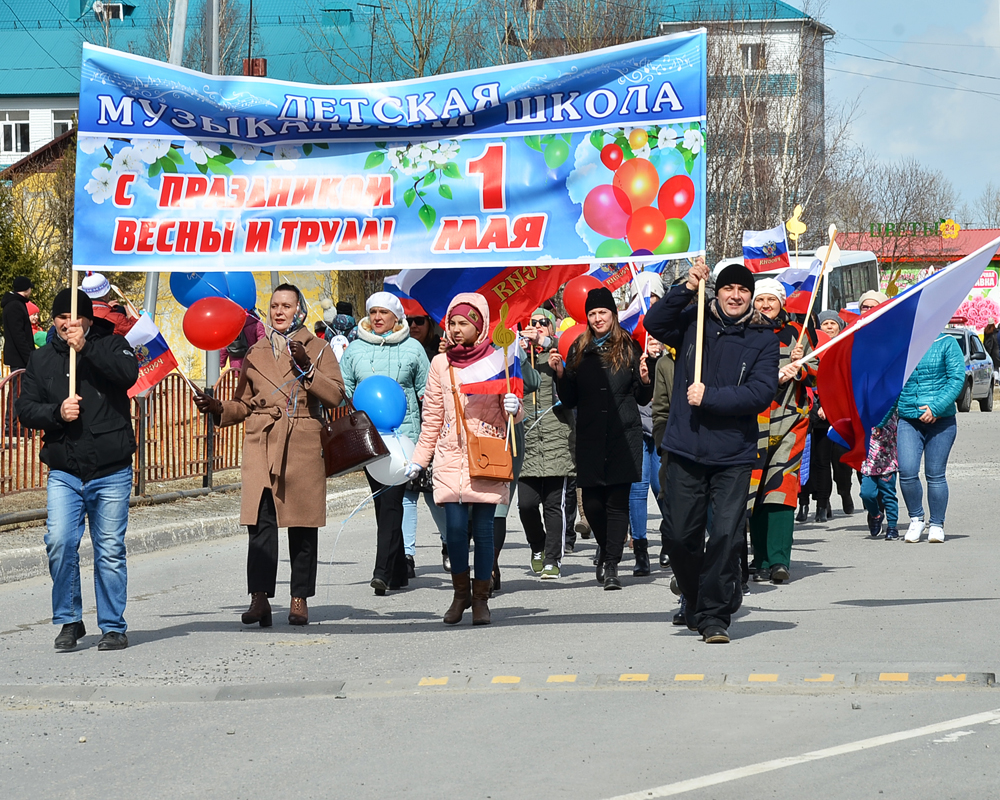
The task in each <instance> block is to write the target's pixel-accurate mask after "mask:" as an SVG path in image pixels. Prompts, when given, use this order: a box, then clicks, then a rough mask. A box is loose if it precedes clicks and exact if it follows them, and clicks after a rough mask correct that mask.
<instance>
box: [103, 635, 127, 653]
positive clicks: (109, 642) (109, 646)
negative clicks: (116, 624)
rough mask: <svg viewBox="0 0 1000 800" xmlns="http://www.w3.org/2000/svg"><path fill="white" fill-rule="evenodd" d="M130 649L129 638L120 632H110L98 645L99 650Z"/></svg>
mask: <svg viewBox="0 0 1000 800" xmlns="http://www.w3.org/2000/svg"><path fill="white" fill-rule="evenodd" d="M126 647H128V637H127V636H126V635H125V634H124V633H119V632H118V631H108V632H107V633H106V634H104V635H103V636H102V637H101V641H99V642H98V643H97V649H98V650H124V649H125V648H126Z"/></svg>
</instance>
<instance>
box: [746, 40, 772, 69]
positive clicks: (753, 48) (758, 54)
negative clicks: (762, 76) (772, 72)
mask: <svg viewBox="0 0 1000 800" xmlns="http://www.w3.org/2000/svg"><path fill="white" fill-rule="evenodd" d="M740 60H741V61H742V62H743V69H745V70H746V71H747V72H762V71H763V70H766V69H767V58H766V56H765V54H764V43H763V42H757V43H756V44H741V45H740Z"/></svg>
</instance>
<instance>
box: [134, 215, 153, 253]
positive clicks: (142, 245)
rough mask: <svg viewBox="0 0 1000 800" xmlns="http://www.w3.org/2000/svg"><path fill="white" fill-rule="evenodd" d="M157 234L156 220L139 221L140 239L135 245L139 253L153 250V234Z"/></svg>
mask: <svg viewBox="0 0 1000 800" xmlns="http://www.w3.org/2000/svg"><path fill="white" fill-rule="evenodd" d="M155 234H156V220H154V219H144V220H143V221H142V222H140V223H139V241H138V243H137V244H136V246H135V250H136V252H137V253H152V252H153V236H154V235H155Z"/></svg>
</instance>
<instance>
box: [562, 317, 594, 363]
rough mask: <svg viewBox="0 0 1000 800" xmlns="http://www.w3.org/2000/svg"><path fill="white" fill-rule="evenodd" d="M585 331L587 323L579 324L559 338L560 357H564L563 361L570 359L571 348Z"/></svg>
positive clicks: (568, 329)
mask: <svg viewBox="0 0 1000 800" xmlns="http://www.w3.org/2000/svg"><path fill="white" fill-rule="evenodd" d="M585 330H587V324H586V323H585V322H578V323H577V324H576V325H574V326H573V327H572V328H567V329H566V330H564V331H563V332H562V335H561V336H560V337H559V355H561V356H562V360H563V361H565V360H566V359H567V358H569V349H570V347H572V346H573V342H575V341H576V339H577V337H578V336H579V335H580V334H581V333H583V332H584V331H585Z"/></svg>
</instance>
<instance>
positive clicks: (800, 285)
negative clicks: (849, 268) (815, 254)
mask: <svg viewBox="0 0 1000 800" xmlns="http://www.w3.org/2000/svg"><path fill="white" fill-rule="evenodd" d="M822 271H823V260H822V259H819V258H814V259H813V261H812V263H811V264H810V265H809V267H808V268H807V269H803V268H789V269H786V270H785V271H784V272H782V273H781V274H780V275H779V276H778V280H779V281H780V282H781V285H782V286H784V287H785V294H786V296H787V297H788V299H787V300H786V302H785V308H786V309H787V310H788V311H790V312H792V313H793V314H805V313H806V310H807V309H808V307H809V295H810V294H812V292H813V290H814V289H815V288H816V283H817V281H819V274H820V272H822Z"/></svg>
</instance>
